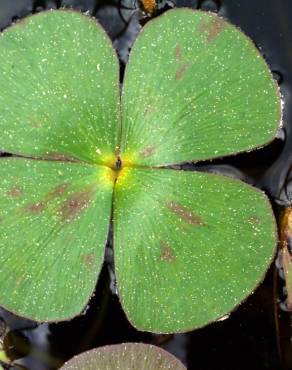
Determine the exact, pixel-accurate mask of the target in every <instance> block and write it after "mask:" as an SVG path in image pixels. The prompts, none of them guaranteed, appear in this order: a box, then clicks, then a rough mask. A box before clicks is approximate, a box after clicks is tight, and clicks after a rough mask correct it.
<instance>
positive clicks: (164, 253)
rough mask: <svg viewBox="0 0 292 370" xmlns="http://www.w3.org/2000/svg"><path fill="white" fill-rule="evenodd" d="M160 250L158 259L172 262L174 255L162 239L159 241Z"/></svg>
mask: <svg viewBox="0 0 292 370" xmlns="http://www.w3.org/2000/svg"><path fill="white" fill-rule="evenodd" d="M160 251H161V255H160V259H161V260H162V261H166V262H172V261H174V260H175V255H174V253H173V250H172V248H171V247H170V246H169V245H168V243H166V242H165V241H164V240H161V242H160Z"/></svg>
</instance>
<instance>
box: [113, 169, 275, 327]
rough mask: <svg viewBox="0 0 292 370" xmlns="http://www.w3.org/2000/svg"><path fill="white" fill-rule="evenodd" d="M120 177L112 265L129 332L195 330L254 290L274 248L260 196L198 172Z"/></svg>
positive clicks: (269, 214) (128, 173) (130, 171)
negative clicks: (130, 329)
mask: <svg viewBox="0 0 292 370" xmlns="http://www.w3.org/2000/svg"><path fill="white" fill-rule="evenodd" d="M123 171H124V173H123V174H122V175H121V177H120V178H119V179H118V182H117V186H116V190H115V203H114V211H115V213H114V244H115V266H116V273H117V281H118V289H119V294H120V297H121V302H122V305H123V307H124V310H125V312H126V313H127V316H128V318H129V320H130V321H131V322H132V323H133V325H134V326H135V327H137V328H139V329H140V330H147V331H152V332H163V333H171V332H178V331H188V330H191V329H193V328H197V327H201V326H204V325H206V324H207V323H209V322H210V321H214V320H216V319H218V318H219V317H221V316H223V315H225V314H226V313H227V312H229V311H231V310H232V309H233V308H234V306H236V305H237V304H238V303H239V302H241V301H242V300H243V299H244V298H245V297H246V296H247V295H248V294H249V292H251V291H252V290H254V289H255V288H256V286H257V285H258V284H259V283H260V282H261V280H262V279H263V277H264V274H265V271H266V269H267V266H268V265H269V263H270V262H271V259H272V256H273V254H274V250H275V245H276V243H275V238H276V229H275V224H274V220H273V216H272V212H271V208H270V205H269V203H268V201H267V199H266V197H265V196H264V194H263V193H261V192H260V191H256V190H255V189H253V188H252V187H250V186H247V185H245V184H244V183H242V182H240V181H238V180H232V179H230V178H226V177H223V176H217V175H213V174H207V173H201V172H184V171H175V170H167V169H160V170H159V169H155V170H150V169H148V170H146V169H124V170H123Z"/></svg>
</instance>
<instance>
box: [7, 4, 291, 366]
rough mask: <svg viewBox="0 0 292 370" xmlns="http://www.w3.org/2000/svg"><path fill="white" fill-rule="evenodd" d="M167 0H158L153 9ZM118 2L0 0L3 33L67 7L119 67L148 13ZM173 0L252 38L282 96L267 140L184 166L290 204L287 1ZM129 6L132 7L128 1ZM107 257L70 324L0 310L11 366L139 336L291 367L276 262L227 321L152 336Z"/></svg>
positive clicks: (195, 355) (219, 359) (53, 361)
mask: <svg viewBox="0 0 292 370" xmlns="http://www.w3.org/2000/svg"><path fill="white" fill-rule="evenodd" d="M173 2H174V1H162V2H161V5H160V8H161V9H160V11H161V12H162V11H164V10H166V9H167V8H169V7H172V6H173ZM121 4H127V6H129V4H130V0H122V1H121V2H120V1H118V0H100V1H98V0H97V1H95V0H84V1H81V0H79V1H78V0H60V1H46V0H36V1H32V0H0V29H3V28H5V27H7V26H9V25H10V24H11V23H12V22H14V21H17V20H18V19H20V18H23V17H25V16H26V15H29V14H31V13H33V12H39V11H42V10H44V9H49V8H58V7H60V6H66V7H69V6H72V7H74V8H76V9H80V10H82V11H88V12H89V13H90V14H91V15H93V16H95V17H96V18H97V19H98V20H99V21H100V22H101V24H102V25H103V26H104V27H105V29H106V30H107V32H108V34H109V35H110V37H111V39H112V40H113V44H114V46H115V48H116V49H117V50H118V54H119V57H120V60H121V72H123V67H124V64H125V63H126V61H127V57H128V53H129V50H130V48H131V45H132V43H133V41H134V39H135V37H136V35H137V34H138V32H139V30H140V29H141V27H142V25H143V24H145V22H146V21H147V18H145V17H143V16H142V14H141V12H139V10H138V9H134V10H131V9H124V8H123V7H122V6H121ZM176 4H177V6H190V7H193V8H201V9H204V10H211V11H215V12H218V13H219V14H220V15H222V16H223V17H224V18H226V19H228V20H230V21H231V22H232V23H233V24H235V25H237V26H238V27H240V28H241V29H242V30H243V31H244V32H245V33H246V34H247V35H249V36H250V37H251V38H252V39H253V40H254V42H255V43H256V45H257V47H258V48H259V49H260V51H261V52H262V53H263V55H264V56H265V58H266V61H267V63H268V64H269V66H270V68H271V69H272V71H273V72H274V76H275V78H276V79H277V81H278V82H279V84H280V88H281V93H282V97H283V102H284V116H283V129H282V130H279V134H278V138H277V139H275V140H274V141H273V142H272V143H271V144H270V145H268V146H266V147H265V148H263V149H260V150H257V151H253V152H251V153H245V154H240V155H237V156H234V157H227V158H224V159H222V160H216V161H213V162H204V163H203V164H200V165H198V166H196V167H195V166H194V165H192V164H186V165H184V166H183V168H185V169H189V170H193V169H194V168H196V169H200V170H209V171H216V172H220V173H224V174H226V175H230V176H235V177H239V178H241V179H243V180H244V181H247V182H249V183H251V184H253V185H256V186H258V187H260V188H262V189H264V190H265V191H266V192H267V193H268V195H269V196H270V198H271V201H272V203H273V205H274V209H275V212H276V215H279V211H280V210H281V207H280V206H279V202H280V201H281V203H282V204H283V203H284V204H286V205H288V204H289V202H290V201H291V200H292V180H291V181H290V176H291V177H292V170H291V169H290V166H291V165H292V102H291V99H292V1H291V0H277V1H276V0H222V1H220V2H219V1H214V0H205V1H202V0H201V1H199V0H177V1H176ZM133 5H134V6H135V5H136V6H137V4H136V2H135V1H134V0H133ZM0 57H3V58H4V57H5V56H0ZM121 75H122V73H121ZM1 88H4V87H3V86H0V89H1ZM0 134H1V133H0ZM107 261H108V263H105V265H104V268H103V271H102V274H101V276H100V279H99V282H98V286H97V288H96V294H95V296H94V297H93V298H92V299H91V301H90V303H89V306H88V308H87V310H86V312H84V313H83V314H82V315H81V316H79V317H77V318H75V319H73V320H72V321H70V322H64V323H59V324H50V325H47V324H42V325H36V324H35V323H33V322H30V321H28V320H22V319H19V318H16V317H15V316H13V315H11V314H9V313H7V312H6V311H4V310H1V309H0V337H1V336H2V339H4V346H5V348H6V351H7V353H8V355H9V356H10V357H11V359H12V360H14V361H13V364H12V365H11V367H10V368H13V369H19V368H23V367H24V368H27V369H31V370H45V369H57V368H58V367H60V366H61V365H62V363H63V362H64V361H65V360H67V359H69V358H70V357H72V356H73V355H75V354H77V353H79V352H82V351H84V350H87V349H90V348H93V347H97V346H101V345H106V344H114V343H121V342H126V341H143V342H146V343H153V344H157V345H160V346H162V347H163V348H165V349H167V350H168V351H170V352H172V353H173V354H174V355H176V356H177V357H179V358H180V359H181V360H182V361H183V362H184V363H185V364H186V365H187V367H188V369H189V370H192V369H196V370H211V369H212V370H217V369H218V370H219V369H225V370H229V369H230V370H231V369H232V370H246V369H256V370H264V369H267V370H277V369H292V345H291V337H292V330H291V325H290V315H289V314H288V313H285V312H284V311H283V308H285V304H284V299H285V296H284V295H283V281H282V280H281V278H279V273H278V270H277V269H276V268H275V267H274V265H273V266H272V267H271V268H270V270H269V272H268V274H267V277H266V279H265V281H264V282H263V283H262V284H261V286H260V287H258V289H257V290H256V291H255V292H254V294H252V295H251V296H250V297H249V298H248V299H247V300H246V301H245V302H244V303H243V304H242V305H241V306H240V307H239V308H237V310H235V311H234V312H233V313H231V314H230V315H229V317H228V318H226V319H225V320H224V321H220V322H216V323H214V324H211V325H209V326H208V327H206V328H203V329H200V330H196V331H194V332H191V333H187V334H175V335H173V336H157V335H152V334H148V333H141V332H138V331H136V330H135V329H134V328H133V327H131V325H130V324H129V323H128V321H127V319H126V317H125V315H124V313H123V311H122V309H121V306H120V303H119V300H118V298H117V296H116V295H115V294H114V287H113V286H112V285H113V284H112V279H111V277H110V275H111V271H110V269H109V268H108V266H110V262H111V249H110V242H109V248H108V249H107Z"/></svg>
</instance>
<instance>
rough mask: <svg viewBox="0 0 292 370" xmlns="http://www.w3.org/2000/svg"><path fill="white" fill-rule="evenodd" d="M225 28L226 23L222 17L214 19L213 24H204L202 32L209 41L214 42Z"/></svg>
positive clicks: (202, 24) (201, 27)
mask: <svg viewBox="0 0 292 370" xmlns="http://www.w3.org/2000/svg"><path fill="white" fill-rule="evenodd" d="M224 28H225V23H224V21H223V19H221V18H220V17H214V18H213V19H212V20H211V22H207V23H206V22H205V21H204V22H202V23H201V25H200V28H199V30H200V32H202V33H206V34H207V41H208V42H211V41H213V40H214V39H215V38H216V37H217V36H218V35H219V34H220V33H221V32H222V31H223V30H224Z"/></svg>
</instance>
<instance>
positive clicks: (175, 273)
mask: <svg viewBox="0 0 292 370" xmlns="http://www.w3.org/2000/svg"><path fill="white" fill-rule="evenodd" d="M0 52H1V55H5V58H2V59H1V61H0V84H1V86H2V87H3V88H2V89H1V92H0V112H1V118H0V129H1V137H0V150H1V151H5V152H8V153H11V154H13V156H12V157H11V158H2V159H1V162H0V173H1V179H2V180H1V184H0V189H1V193H0V194H1V197H0V202H1V203H0V204H1V208H0V304H1V305H2V306H3V307H5V308H7V309H8V310H10V311H13V312H15V313H17V314H18V315H21V316H25V317H28V318H31V319H34V320H39V321H58V320H64V319H66V318H70V317H73V316H75V315H77V314H78V313H80V312H81V311H82V309H83V308H84V306H85V305H86V304H87V302H88V300H89V298H90V296H91V294H92V292H93V289H94V286H95V284H96V281H97V279H98V274H99V271H100V268H101V264H102V261H103V255H104V245H105V242H106V238H107V233H108V229H109V223H110V220H111V214H113V229H114V251H115V254H114V255H115V264H116V274H117V282H118V291H119V295H120V299H121V303H122V305H123V308H124V310H125V312H126V314H127V316H128V318H129V320H130V321H131V322H132V323H133V325H134V326H136V327H137V328H138V329H142V330H148V331H153V332H179V331H186V330H191V329H193V328H196V327H200V326H203V325H205V324H207V323H209V322H211V321H214V320H216V319H217V318H219V317H220V316H222V315H224V314H226V313H227V312H230V311H231V310H232V309H233V308H234V307H235V306H236V305H237V304H239V303H240V302H241V301H242V300H243V299H245V297H246V296H247V295H248V294H249V293H250V292H252V291H253V290H254V289H255V288H256V286H257V285H258V284H259V283H260V281H261V280H262V279H263V277H264V274H265V271H266V270H267V267H268V265H269V263H270V261H271V259H272V256H273V253H274V248H275V241H276V236H275V226H274V219H273V214H272V211H271V209H270V206H269V203H268V201H267V199H266V197H265V196H264V194H263V193H262V192H260V191H258V190H256V189H254V188H252V187H250V186H248V185H246V184H244V183H242V182H240V181H236V180H232V179H229V178H226V177H222V176H216V175H211V174H207V173H198V172H184V171H176V170H171V169H164V168H162V167H163V166H167V165H170V164H178V163H181V162H185V161H199V160H204V159H207V158H214V157H222V156H224V155H228V154H234V153H237V152H241V151H245V150H250V149H253V148H256V147H258V146H261V145H264V144H265V143H267V142H269V141H271V140H272V139H273V137H274V135H275V131H276V130H277V127H278V125H279V121H280V115H281V109H280V99H279V93H278V88H277V86H276V85H275V82H274V81H273V79H272V76H271V73H270V71H269V69H268V67H267V65H266V64H265V62H264V60H263V58H262V57H261V55H260V54H259V52H258V51H257V50H256V48H255V47H254V45H253V43H252V42H251V41H250V40H249V39H248V38H247V37H246V36H245V35H243V34H242V33H241V32H240V31H239V30H238V29H236V28H235V27H234V26H232V25H230V24H229V23H227V22H226V21H224V20H223V19H222V18H219V17H218V16H217V15H212V14H209V13H204V12H200V11H193V10H187V9H183V10H178V9H176V10H173V11H169V12H167V13H165V14H164V15H162V16H160V17H158V18H157V19H155V20H154V21H151V22H149V23H148V24H147V25H146V26H145V27H144V29H143V30H142V32H141V34H140V35H139V36H138V39H137V41H136V43H135V45H134V47H133V50H132V52H131V55H130V59H129V63H128V66H127V68H126V73H125V80H124V84H123V87H122V93H121V106H120V103H119V89H120V87H119V82H118V81H119V78H118V62H117V58H116V55H115V52H114V50H113V48H112V46H111V43H110V41H109V39H108V38H107V36H106V34H105V32H104V31H103V30H102V28H101V27H100V26H99V25H98V24H97V23H96V22H95V21H93V20H92V19H90V18H89V17H87V16H85V15H82V14H80V13H78V12H73V11H65V10H61V11H50V12H44V13H41V14H38V15H34V16H32V17H29V18H27V19H25V20H23V21H21V22H19V23H18V24H16V25H14V26H12V27H10V28H9V29H7V30H6V31H5V32H3V33H2V34H1V37H0ZM97 314H98V313H97Z"/></svg>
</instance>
